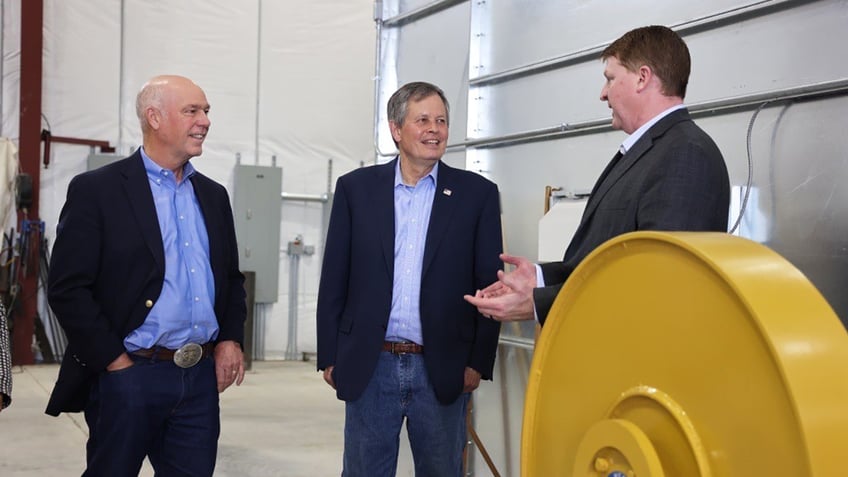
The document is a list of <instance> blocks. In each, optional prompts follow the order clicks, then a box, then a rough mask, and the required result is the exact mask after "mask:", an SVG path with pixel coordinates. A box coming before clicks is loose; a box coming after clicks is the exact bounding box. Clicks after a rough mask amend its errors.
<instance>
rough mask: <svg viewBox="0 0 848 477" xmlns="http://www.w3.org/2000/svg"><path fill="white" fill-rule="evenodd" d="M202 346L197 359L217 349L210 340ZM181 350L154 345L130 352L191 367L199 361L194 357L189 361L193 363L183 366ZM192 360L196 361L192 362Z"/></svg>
mask: <svg viewBox="0 0 848 477" xmlns="http://www.w3.org/2000/svg"><path fill="white" fill-rule="evenodd" d="M194 346H198V345H194ZM183 348H185V346H183ZM183 348H180V349H183ZM200 348H201V350H202V352H201V354H200V357H199V358H197V361H200V360H201V359H202V358H205V357H207V356H210V355H212V351H213V350H214V349H215V343H212V342H211V341H210V342H209V343H206V344H204V345H200ZM179 351H180V350H177V349H168V348H162V347H159V346H156V347H153V348H145V349H138V350H135V351H132V352H130V354H132V355H135V356H141V357H142V358H150V359H156V360H160V361H174V362H175V363H177V365H178V366H180V367H191V366H194V365H195V364H197V361H194V360H193V359H192V360H190V361H189V363H191V364H189V366H183V365H182V362H181V360H180V356H179V354H178V352H179ZM175 356H176V358H177V359H174V357H175ZM192 361H194V362H193V363H192ZM186 364H187V363H186Z"/></svg>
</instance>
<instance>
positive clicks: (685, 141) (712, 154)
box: [465, 26, 730, 324]
mask: <svg viewBox="0 0 848 477" xmlns="http://www.w3.org/2000/svg"><path fill="white" fill-rule="evenodd" d="M601 59H602V60H604V61H605V62H606V67H605V69H604V77H605V78H606V83H604V87H603V89H601V101H606V102H607V104H608V105H609V107H610V109H612V127H613V128H615V129H621V130H622V131H624V132H626V133H627V134H628V135H629V136H628V137H627V139H625V140H624V142H623V143H622V144H621V147H620V148H619V151H618V153H616V155H615V157H614V158H613V159H612V161H610V163H609V164H608V165H607V167H606V169H604V171H603V173H602V174H601V176H600V178H599V179H598V181H597V183H595V187H594V188H593V189H592V194H591V196H590V197H589V202H588V203H587V204H586V210H585V211H584V213H583V218H582V219H581V221H580V226H579V227H578V229H577V231H576V232H575V234H574V237H573V238H572V240H571V243H570V245H569V246H568V249H567V250H566V252H565V256H564V257H563V260H562V262H553V263H546V264H542V265H534V264H533V263H531V262H530V261H528V260H527V259H524V258H521V257H515V256H511V255H506V254H504V255H501V259H502V260H503V261H504V262H506V263H510V264H513V265H515V266H516V268H515V269H514V270H513V271H512V272H510V273H504V272H500V273H499V274H498V278H499V280H498V281H497V282H495V283H494V284H492V285H491V286H489V287H487V288H486V289H484V290H482V291H479V292H477V293H476V294H475V295H474V296H470V295H466V297H465V299H466V300H467V301H469V302H470V303H472V304H473V305H475V306H477V307H478V310H479V311H480V313H482V314H483V315H486V316H490V317H492V318H494V319H496V320H499V321H512V320H528V319H533V317H534V316H536V317H537V318H538V320H539V322H540V323H542V324H544V321H545V318H546V316H547V314H548V312H549V311H550V309H551V306H552V305H553V302H554V299H555V298H556V295H557V294H558V293H559V290H560V289H561V288H562V285H563V283H564V282H565V280H566V279H567V278H568V277H569V275H570V274H571V272H572V271H573V270H574V269H575V267H577V265H578V264H579V263H580V262H581V261H582V260H583V258H585V257H586V256H587V255H588V254H589V253H590V252H592V250H594V249H595V248H596V247H597V246H599V245H601V244H602V243H604V242H606V241H607V240H609V239H611V238H613V237H616V236H618V235H621V234H624V233H627V232H633V231H637V230H688V231H721V232H723V231H726V230H727V215H728V207H729V201H730V184H729V181H728V176H727V168H726V166H725V164H724V159H723V158H722V156H721V152H720V151H719V149H718V147H717V146H716V145H715V143H714V142H713V140H712V139H710V137H709V136H708V135H707V134H706V133H705V132H704V131H703V130H701V129H700V128H699V127H698V126H696V125H695V123H693V122H692V120H691V119H690V118H689V113H688V112H687V110H686V108H685V106H684V105H683V98H684V96H685V95H686V85H687V83H688V80H689V69H690V59H689V50H688V48H687V47H686V44H685V43H684V42H683V39H681V38H680V36H679V35H678V34H677V33H675V32H674V31H672V30H670V29H669V28H666V27H663V26H649V27H643V28H637V29H635V30H632V31H630V32H628V33H626V34H625V35H624V36H622V37H621V38H619V39H618V40H616V41H614V42H613V43H612V44H611V45H609V46H608V47H607V48H606V49H605V50H604V52H603V53H602V54H601Z"/></svg>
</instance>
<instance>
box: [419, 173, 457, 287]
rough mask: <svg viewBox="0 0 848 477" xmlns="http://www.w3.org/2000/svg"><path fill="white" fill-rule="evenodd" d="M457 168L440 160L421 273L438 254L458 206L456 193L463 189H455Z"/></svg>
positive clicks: (423, 273)
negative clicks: (440, 244) (437, 251)
mask: <svg viewBox="0 0 848 477" xmlns="http://www.w3.org/2000/svg"><path fill="white" fill-rule="evenodd" d="M455 172H456V171H455V170H454V169H453V168H452V167H449V166H448V165H447V164H445V163H443V162H441V161H439V178H438V182H436V191H435V194H434V195H433V208H432V210H431V211H430V224H429V225H428V226H427V239H426V242H425V246H424V261H423V264H422V266H421V275H422V276H424V275H425V274H426V273H427V268H428V267H429V266H430V263H431V262H432V261H433V257H434V256H435V255H436V250H437V249H438V248H439V243H440V242H441V241H442V238H444V236H445V233H446V232H447V230H448V224H450V219H451V216H452V215H453V211H454V209H455V208H456V204H457V198H456V196H455V194H456V193H460V194H461V193H462V191H459V190H454V179H455Z"/></svg>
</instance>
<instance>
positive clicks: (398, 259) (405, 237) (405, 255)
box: [386, 159, 439, 345]
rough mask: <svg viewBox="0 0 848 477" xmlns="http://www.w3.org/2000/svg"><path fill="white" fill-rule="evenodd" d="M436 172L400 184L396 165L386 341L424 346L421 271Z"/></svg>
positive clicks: (434, 189) (401, 181)
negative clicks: (393, 243)
mask: <svg viewBox="0 0 848 477" xmlns="http://www.w3.org/2000/svg"><path fill="white" fill-rule="evenodd" d="M438 172H439V163H438V162H437V163H436V165H435V166H434V167H433V170H431V171H430V173H429V174H427V175H426V176H424V177H422V178H421V179H420V180H419V181H418V183H417V184H415V185H414V186H409V185H406V184H404V183H403V176H402V175H401V172H400V159H398V162H397V166H395V188H394V191H395V268H394V282H393V284H392V310H391V313H390V314H389V326H388V328H387V329H386V341H412V342H413V343H418V344H420V345H423V344H424V336H423V334H422V332H421V310H420V306H419V302H420V299H421V271H422V266H423V263H424V246H425V245H426V240H427V229H428V227H429V225H430V212H431V211H432V210H433V197H434V196H435V194H436V179H437V177H438Z"/></svg>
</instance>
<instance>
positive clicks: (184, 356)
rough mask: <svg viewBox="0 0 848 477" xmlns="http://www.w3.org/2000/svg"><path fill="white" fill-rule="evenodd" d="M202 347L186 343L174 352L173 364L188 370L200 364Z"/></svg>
mask: <svg viewBox="0 0 848 477" xmlns="http://www.w3.org/2000/svg"><path fill="white" fill-rule="evenodd" d="M201 357H203V347H202V346H200V345H199V344H197V343H186V344H184V345H182V346H180V349H178V350H176V351H174V364H176V365H177V366H179V367H181V368H190V367H192V366H194V365H195V364H197V363H198V362H200V358H201Z"/></svg>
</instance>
